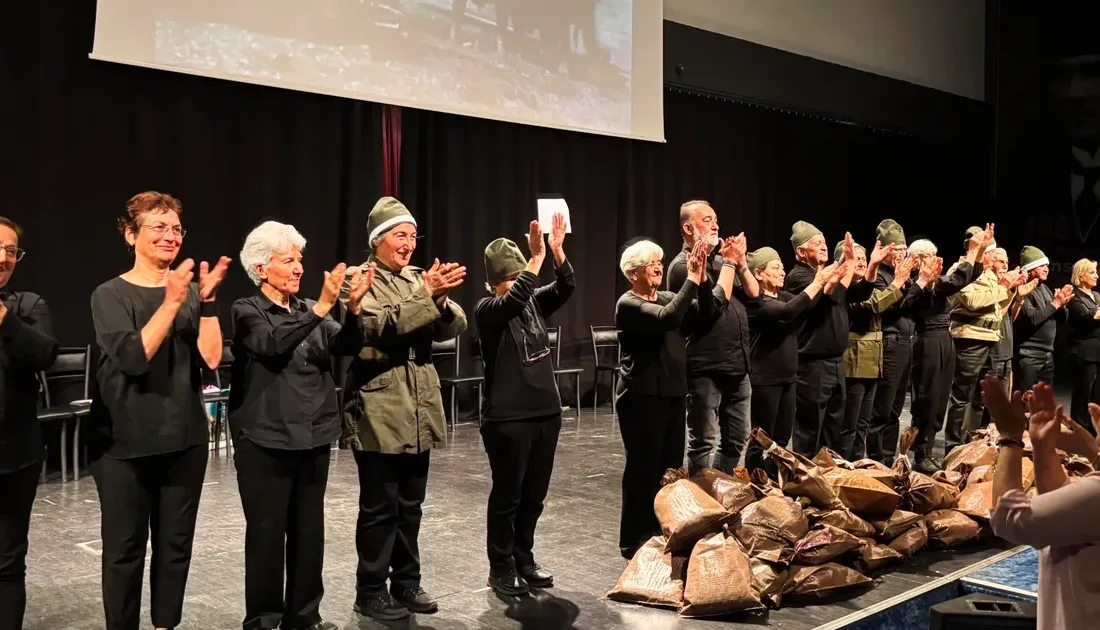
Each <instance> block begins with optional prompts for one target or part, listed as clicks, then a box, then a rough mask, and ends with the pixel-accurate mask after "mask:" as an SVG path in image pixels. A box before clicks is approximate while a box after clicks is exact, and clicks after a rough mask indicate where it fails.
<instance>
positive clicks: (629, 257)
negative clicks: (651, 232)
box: [619, 241, 665, 280]
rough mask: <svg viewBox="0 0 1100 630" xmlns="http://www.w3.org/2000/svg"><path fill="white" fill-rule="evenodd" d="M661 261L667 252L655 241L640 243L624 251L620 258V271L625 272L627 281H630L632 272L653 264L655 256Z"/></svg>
mask: <svg viewBox="0 0 1100 630" xmlns="http://www.w3.org/2000/svg"><path fill="white" fill-rule="evenodd" d="M654 254H656V255H657V259H658V260H661V259H663V258H664V257H665V250H663V249H661V246H660V245H658V244H657V243H654V242H653V241H638V242H637V243H634V244H633V245H631V246H630V247H627V248H626V250H624V251H623V255H622V257H621V258H619V270H620V271H622V272H623V275H624V276H626V279H627V280H630V272H631V271H634V270H635V269H638V268H640V267H645V266H646V265H648V264H649V263H651V262H653V255H654Z"/></svg>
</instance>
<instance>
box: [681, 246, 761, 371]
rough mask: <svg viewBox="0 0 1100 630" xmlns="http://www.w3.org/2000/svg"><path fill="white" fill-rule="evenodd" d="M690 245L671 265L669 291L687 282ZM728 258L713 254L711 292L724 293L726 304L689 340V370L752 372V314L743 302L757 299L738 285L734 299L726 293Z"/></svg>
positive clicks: (710, 268) (700, 326)
mask: <svg viewBox="0 0 1100 630" xmlns="http://www.w3.org/2000/svg"><path fill="white" fill-rule="evenodd" d="M690 253H691V248H690V247H686V246H685V247H684V249H682V250H680V253H679V254H676V257H675V258H673V259H672V262H671V263H669V265H668V279H667V283H668V290H669V291H672V292H673V293H675V292H677V291H679V290H680V287H682V286H683V285H684V282H686V281H687V257H688V254H690ZM724 263H725V260H724V259H723V258H722V257H721V256H718V255H715V256H711V258H710V264H709V265H707V278H708V279H709V280H710V286H711V291H718V292H720V293H721V295H719V296H718V297H717V299H719V300H721V301H722V303H723V304H725V305H726V306H725V307H724V308H719V309H718V310H717V311H716V313H715V316H713V317H712V318H711V320H710V321H709V322H699V324H698V326H699V329H698V330H697V331H696V333H695V334H693V335H692V336H691V338H690V339H689V340H688V350H687V369H688V372H689V373H691V374H707V373H711V374H731V375H733V376H743V375H744V374H746V373H748V371H749V360H748V357H749V355H750V353H751V350H750V347H749V341H750V333H749V314H748V311H747V310H746V308H745V304H743V303H742V301H743V300H744V301H748V302H749V303H750V304H751V303H752V302H754V300H752V299H751V298H749V297H748V296H746V295H745V294H744V292H743V291H742V290H741V288H740V287H739V286H737V285H734V288H733V293H734V295H733V298H734V299H727V298H729V297H730V296H727V295H725V292H724V291H723V290H722V288H721V287H719V286H718V274H720V273H722V265H723V264H724Z"/></svg>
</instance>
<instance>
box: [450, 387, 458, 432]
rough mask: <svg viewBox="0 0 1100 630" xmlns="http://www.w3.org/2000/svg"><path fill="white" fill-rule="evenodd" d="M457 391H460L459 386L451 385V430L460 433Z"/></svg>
mask: <svg viewBox="0 0 1100 630" xmlns="http://www.w3.org/2000/svg"><path fill="white" fill-rule="evenodd" d="M456 391H458V386H457V385H451V431H454V432H455V433H458V398H457V397H456V396H455V392H456Z"/></svg>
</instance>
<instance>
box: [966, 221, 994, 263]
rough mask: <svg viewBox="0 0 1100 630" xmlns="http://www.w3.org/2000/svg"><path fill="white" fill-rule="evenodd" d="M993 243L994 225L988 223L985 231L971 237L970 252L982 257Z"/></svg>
mask: <svg viewBox="0 0 1100 630" xmlns="http://www.w3.org/2000/svg"><path fill="white" fill-rule="evenodd" d="M992 242H993V224H992V223H986V224H985V229H984V230H982V231H981V232H978V233H977V234H975V235H974V236H971V237H970V250H971V251H973V252H974V253H975V255H978V256H980V255H981V254H983V253H984V252H985V248H986V247H988V246H989V244H990V243H992Z"/></svg>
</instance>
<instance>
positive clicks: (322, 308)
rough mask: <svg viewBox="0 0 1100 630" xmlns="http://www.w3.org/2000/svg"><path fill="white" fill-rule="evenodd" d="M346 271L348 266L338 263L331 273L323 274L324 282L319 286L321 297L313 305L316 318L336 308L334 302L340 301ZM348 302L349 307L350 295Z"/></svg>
mask: <svg viewBox="0 0 1100 630" xmlns="http://www.w3.org/2000/svg"><path fill="white" fill-rule="evenodd" d="M347 271H348V266H347V265H346V264H344V263H340V264H339V265H336V266H335V267H333V268H332V271H326V272H325V281H324V283H322V284H321V295H320V296H319V297H318V298H317V303H316V304H314V305H313V312H314V313H315V314H316V315H317V316H318V317H322V318H323V317H325V316H326V315H328V314H329V312H330V311H332V309H333V307H335V306H336V301H337V300H338V299H340V289H341V288H342V287H343V286H344V276H346V275H347ZM360 299H361V298H360ZM348 302H349V306H350V302H351V295H350V294H349V295H348Z"/></svg>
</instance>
